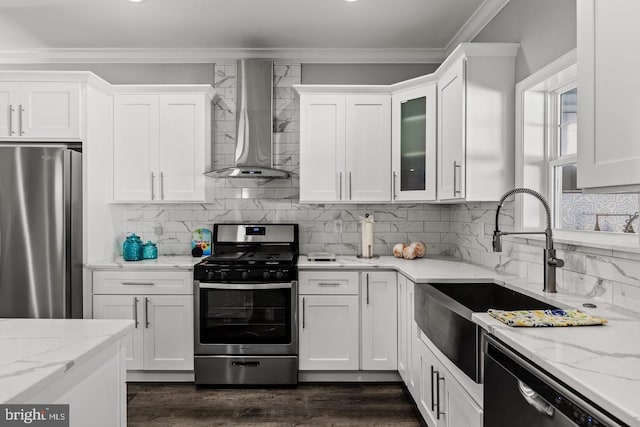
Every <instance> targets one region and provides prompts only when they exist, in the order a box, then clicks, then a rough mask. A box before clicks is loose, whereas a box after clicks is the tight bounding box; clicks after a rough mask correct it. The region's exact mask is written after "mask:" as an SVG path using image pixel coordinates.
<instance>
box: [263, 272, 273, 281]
mask: <svg viewBox="0 0 640 427" xmlns="http://www.w3.org/2000/svg"><path fill="white" fill-rule="evenodd" d="M262 277H263V278H264V279H265V280H266V279H268V278H269V277H271V273H270V272H268V271H265V272H264V273H262Z"/></svg>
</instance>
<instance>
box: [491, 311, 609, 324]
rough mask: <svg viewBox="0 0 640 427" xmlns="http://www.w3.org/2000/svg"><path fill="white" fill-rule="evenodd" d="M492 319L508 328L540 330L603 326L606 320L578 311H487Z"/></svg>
mask: <svg viewBox="0 0 640 427" xmlns="http://www.w3.org/2000/svg"><path fill="white" fill-rule="evenodd" d="M488 313H489V316H491V317H494V318H496V319H498V320H499V321H501V322H502V323H505V324H507V325H509V326H515V327H517V326H521V327H529V328H540V327H546V326H594V325H604V324H606V323H607V319H603V318H601V317H595V316H591V315H589V314H587V313H583V312H582V311H580V310H560V309H557V310H521V311H503V310H493V309H490V310H489V312H488Z"/></svg>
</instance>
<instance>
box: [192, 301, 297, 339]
mask: <svg viewBox="0 0 640 427" xmlns="http://www.w3.org/2000/svg"><path fill="white" fill-rule="evenodd" d="M199 321H200V343H201V344H290V343H291V329H292V328H291V322H292V319H291V289H255V290H254V289H247V290H244V289H243V290H229V289H200V319H199Z"/></svg>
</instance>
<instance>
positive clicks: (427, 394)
mask: <svg viewBox="0 0 640 427" xmlns="http://www.w3.org/2000/svg"><path fill="white" fill-rule="evenodd" d="M416 345H417V353H418V355H419V357H418V370H419V372H420V380H419V384H418V388H419V396H418V399H416V403H417V404H418V410H419V411H420V414H421V415H422V416H423V417H424V419H425V420H427V424H429V425H431V426H436V425H439V424H440V423H439V420H438V419H437V417H436V411H437V410H438V408H437V399H438V396H437V395H436V392H437V389H436V387H437V384H436V383H437V381H438V376H437V375H438V374H440V372H439V371H438V364H437V359H436V358H435V356H434V355H433V353H431V351H430V350H429V349H428V348H427V346H426V345H425V344H424V343H422V341H421V340H420V339H419V338H418V339H416ZM441 387H442V385H441ZM440 393H442V389H441V390H440Z"/></svg>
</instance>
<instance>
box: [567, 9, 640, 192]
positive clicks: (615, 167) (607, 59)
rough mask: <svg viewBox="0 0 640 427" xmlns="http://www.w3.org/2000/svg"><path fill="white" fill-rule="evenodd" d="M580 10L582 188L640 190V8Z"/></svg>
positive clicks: (579, 132)
mask: <svg viewBox="0 0 640 427" xmlns="http://www.w3.org/2000/svg"><path fill="white" fill-rule="evenodd" d="M577 7H578V63H579V64H580V65H579V69H580V72H579V73H578V88H579V89H578V135H579V137H580V142H579V149H578V186H579V187H580V188H595V187H608V186H624V185H639V184H640V121H639V120H638V117H639V116H640V97H639V96H638V95H639V92H640V91H639V90H638V89H637V86H636V85H635V84H633V82H634V81H635V80H636V79H637V76H638V74H639V73H640V61H639V60H638V57H637V55H629V54H627V53H626V52H623V50H626V49H625V47H626V46H627V45H628V43H629V40H638V39H639V38H640V26H638V23H637V17H638V16H640V2H637V1H634V0H606V1H605V0H584V1H579V2H578V3H577Z"/></svg>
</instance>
